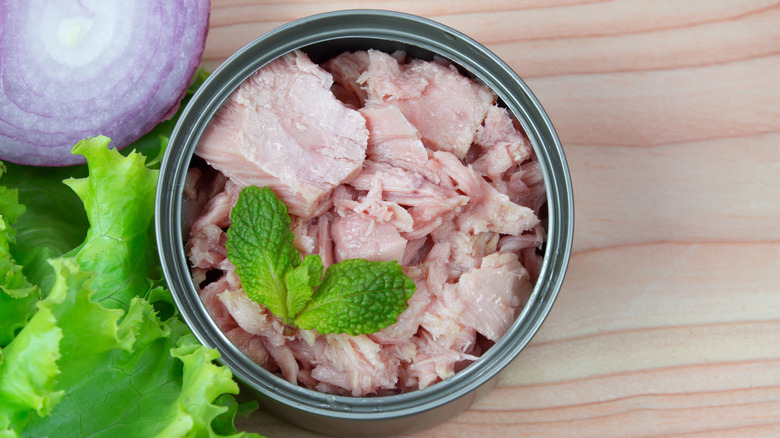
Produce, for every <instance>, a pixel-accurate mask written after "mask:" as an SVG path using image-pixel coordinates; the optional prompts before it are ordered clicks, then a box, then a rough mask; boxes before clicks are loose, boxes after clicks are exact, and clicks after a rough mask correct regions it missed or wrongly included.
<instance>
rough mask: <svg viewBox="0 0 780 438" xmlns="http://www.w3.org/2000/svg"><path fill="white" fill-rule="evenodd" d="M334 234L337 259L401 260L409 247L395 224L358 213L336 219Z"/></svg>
mask: <svg viewBox="0 0 780 438" xmlns="http://www.w3.org/2000/svg"><path fill="white" fill-rule="evenodd" d="M331 233H332V235H333V246H334V250H335V251H334V252H335V258H336V262H339V261H341V260H347V259H366V260H371V261H376V262H389V261H391V260H397V261H400V260H401V258H402V257H403V255H404V249H406V242H407V241H406V239H404V238H403V237H401V234H400V233H399V232H398V229H397V228H395V227H394V226H393V225H391V224H383V223H377V222H374V221H373V220H371V219H367V218H366V217H365V216H362V215H359V214H356V213H352V214H349V215H347V216H344V217H339V218H338V219H336V221H335V222H333V225H332V228H331Z"/></svg>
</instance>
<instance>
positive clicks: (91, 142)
mask: <svg viewBox="0 0 780 438" xmlns="http://www.w3.org/2000/svg"><path fill="white" fill-rule="evenodd" d="M110 141H111V140H110V139H109V138H108V137H104V136H98V137H95V138H89V139H85V140H82V141H81V142H79V143H78V144H77V145H76V146H75V147H74V148H73V153H74V154H79V155H83V156H84V157H85V158H86V159H87V164H88V166H89V177H87V178H79V179H76V178H71V179H67V180H65V184H67V185H68V186H69V187H70V188H71V189H73V191H74V192H76V194H77V195H78V196H79V198H81V200H82V202H83V203H84V208H85V209H86V211H87V217H88V218H89V224H90V227H89V230H88V231H87V238H86V240H85V241H84V244H83V245H81V246H80V247H79V248H78V250H77V251H76V252H75V258H76V260H78V262H79V264H80V265H81V267H82V268H83V269H84V270H86V271H90V272H94V273H96V274H97V276H96V277H95V280H94V281H95V282H96V284H95V289H96V290H97V291H98V292H97V293H96V295H95V297H94V298H95V299H96V300H98V301H105V303H104V304H105V305H106V306H108V307H118V308H125V309H126V308H127V307H128V306H129V305H130V300H131V299H132V298H133V297H135V296H145V295H146V294H147V293H148V291H149V290H150V289H151V283H150V282H149V281H148V276H147V263H146V241H147V233H148V230H149V224H150V223H151V222H152V218H153V217H154V196H155V190H156V188H157V174H158V171H157V170H151V169H149V168H147V167H146V166H145V162H146V158H145V157H144V156H143V155H141V154H140V153H138V152H131V153H130V154H129V155H128V156H126V157H125V156H123V155H122V154H120V153H119V151H117V150H116V149H109V148H108V144H109V142H110Z"/></svg>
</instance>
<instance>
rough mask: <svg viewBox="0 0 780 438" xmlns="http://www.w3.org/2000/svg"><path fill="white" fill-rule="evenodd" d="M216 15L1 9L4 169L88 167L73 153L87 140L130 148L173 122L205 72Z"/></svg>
mask: <svg viewBox="0 0 780 438" xmlns="http://www.w3.org/2000/svg"><path fill="white" fill-rule="evenodd" d="M44 3H46V5H45V8H44V7H43V4H44ZM66 3H70V4H67V5H65V4H66ZM61 5H64V6H61ZM107 5H108V6H107ZM128 5H129V6H128ZM60 7H61V10H54V9H60ZM112 7H114V8H115V9H116V10H115V11H113V12H116V13H115V14H114V16H113V17H110V18H111V19H110V20H107V19H105V20H101V19H100V17H103V16H105V11H106V10H109V12H112V11H111V10H110V8H112ZM126 10H130V12H131V13H124V12H127V11H126ZM42 11H43V12H42ZM210 12H211V3H210V0H164V1H159V0H134V1H132V2H127V1H126V0H114V1H113V2H112V1H106V0H78V1H76V0H72V1H71V2H63V3H62V4H59V3H58V2H46V1H45V0H25V1H21V2H4V1H0V160H2V161H9V162H14V163H18V164H24V165H35V166H68V165H74V164H81V163H84V162H85V159H84V157H82V156H80V155H73V154H71V150H72V149H73V146H75V145H76V143H78V142H79V141H80V140H82V139H84V138H87V137H95V136H98V135H105V136H107V137H110V138H111V140H112V141H111V147H114V148H117V149H121V148H123V147H125V146H127V145H129V144H131V143H132V142H134V141H135V140H137V139H138V138H139V137H141V136H142V135H144V134H145V133H147V132H149V131H150V130H151V129H152V128H154V127H155V126H156V125H157V124H158V123H159V122H161V121H163V120H166V119H168V118H170V117H171V116H172V115H173V114H175V112H176V110H177V109H178V107H179V103H180V101H181V99H182V98H183V97H184V95H185V93H186V90H187V86H188V85H189V83H190V81H191V79H192V77H193V75H194V73H195V71H196V69H197V67H198V65H199V64H200V58H201V55H202V54H203V48H204V46H205V42H206V35H207V33H208V24H209V15H210ZM101 13H103V14H104V15H100V14H101ZM42 14H43V15H42ZM108 22H110V23H113V24H114V25H113V26H112V25H110V24H107V23H108ZM52 29H53V30H52ZM85 29H86V30H85ZM81 31H83V32H84V33H83V34H79V32H81ZM90 31H93V32H92V33H90ZM107 34H112V38H111V39H108V38H106V39H105V40H103V41H102V42H101V41H97V40H95V39H91V40H90V38H93V37H94V38H98V39H99V38H101V36H102V35H107ZM79 35H81V39H79V38H80V37H79ZM73 41H76V43H75V44H74V45H68V44H70V43H72V42H73ZM58 43H62V44H61V45H58ZM81 43H84V45H79V44H81ZM101 44H102V45H101ZM82 47H88V48H90V50H83V52H78V51H79V50H80V49H81V48H82ZM74 53H77V54H81V55H82V56H83V57H82V58H77V57H76V56H75V55H74ZM85 59H86V61H85Z"/></svg>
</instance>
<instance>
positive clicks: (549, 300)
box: [155, 9, 574, 420]
mask: <svg viewBox="0 0 780 438" xmlns="http://www.w3.org/2000/svg"><path fill="white" fill-rule="evenodd" d="M338 39H368V40H372V39H375V40H391V41H394V42H397V43H400V44H403V45H408V46H410V47H418V48H421V49H423V50H426V51H429V52H432V53H435V54H437V55H438V56H441V57H443V58H445V59H448V60H450V61H452V62H454V63H455V64H456V65H458V66H460V67H461V68H463V69H465V70H466V71H468V72H469V73H470V74H471V75H473V76H474V77H475V78H477V79H478V80H480V81H482V82H483V83H485V84H486V85H487V86H489V87H490V88H491V89H493V91H494V92H496V94H497V95H498V96H499V99H500V100H501V101H502V102H503V103H504V105H505V106H506V107H507V108H508V109H509V110H510V111H511V112H512V113H513V114H514V115H515V116H516V117H517V118H518V120H519V121H520V123H521V124H522V126H523V128H524V129H525V130H526V133H527V135H528V137H529V140H530V141H531V143H532V145H533V147H534V150H535V152H536V155H537V157H538V159H539V162H540V164H541V167H542V172H543V175H544V180H545V188H546V190H547V204H548V229H547V242H546V249H545V255H544V261H543V264H542V268H541V271H540V274H539V278H538V280H537V283H536V285H535V287H534V290H533V292H532V295H531V297H530V299H529V301H528V303H527V304H526V306H525V307H524V309H523V311H522V312H521V314H520V315H519V317H518V318H517V320H516V321H515V323H514V324H513V325H512V327H511V328H510V329H509V331H508V332H507V333H506V334H505V335H504V336H503V337H502V339H500V340H499V341H498V342H497V343H496V344H495V345H493V346H492V347H491V348H490V349H489V350H488V351H487V352H486V353H485V354H483V355H482V357H480V358H479V359H478V360H477V361H475V362H474V363H472V364H471V365H469V366H467V367H466V368H465V369H463V370H461V371H459V372H458V373H456V375H455V376H454V377H452V378H451V379H449V380H446V381H443V382H439V383H436V384H434V385H432V386H430V387H428V388H426V389H423V390H417V391H412V392H408V393H404V394H398V395H389V396H379V397H346V396H334V395H328V394H323V393H320V392H317V391H314V390H309V389H306V388H303V387H300V386H297V385H294V384H291V383H289V382H287V381H285V380H283V379H281V378H279V377H278V376H276V375H274V374H272V373H270V372H268V371H266V370H265V369H263V368H262V367H260V366H259V365H258V364H256V363H255V362H253V361H252V360H250V359H249V358H247V357H246V356H245V355H244V354H243V353H241V352H240V351H239V350H238V349H237V348H236V347H235V346H234V345H233V344H232V343H231V342H230V341H229V340H228V339H227V338H226V337H225V335H224V334H223V333H222V332H221V331H220V330H219V328H218V327H217V326H216V324H215V323H214V322H213V320H212V319H211V317H210V316H209V314H208V312H207V311H206V309H205V307H204V306H203V304H202V302H201V301H200V298H199V296H198V294H197V291H196V290H195V287H194V285H193V284H192V280H191V278H190V276H189V265H188V262H187V259H186V255H185V253H184V245H183V239H182V230H181V229H182V227H181V221H182V209H181V207H182V189H183V187H184V179H185V176H186V172H187V169H188V167H189V164H190V160H191V158H192V155H193V153H194V150H195V147H196V145H197V143H198V139H199V138H200V136H201V135H202V133H203V130H204V129H205V127H206V125H207V124H208V122H209V120H210V119H211V117H212V116H213V115H214V114H215V113H216V111H217V110H218V109H219V107H220V106H221V105H222V103H223V102H224V101H225V99H226V98H227V97H228V96H229V95H230V93H232V91H233V90H235V89H236V88H237V87H238V85H239V84H241V83H242V82H243V81H244V80H246V79H247V78H248V77H249V76H250V75H251V74H252V73H254V72H255V71H256V70H257V69H259V68H260V67H262V66H263V65H265V64H267V63H268V62H270V61H272V60H273V59H276V58H277V57H279V56H282V55H284V54H286V53H288V52H291V51H293V50H297V49H303V48H305V47H308V46H312V45H314V44H318V43H322V42H326V41H332V40H338ZM155 227H156V238H157V245H158V251H159V255H160V262H161V265H162V270H163V274H164V277H165V279H166V280H167V282H168V286H169V288H170V290H171V293H172V295H173V298H174V301H175V303H176V305H177V307H178V309H179V312H180V314H181V315H182V317H183V318H184V320H185V322H186V323H187V325H188V326H189V327H190V329H191V330H192V332H193V334H194V335H195V336H196V338H197V339H198V340H199V341H200V342H201V343H202V344H203V345H205V346H207V347H210V348H216V349H217V350H218V351H219V353H220V355H221V358H220V361H221V362H222V363H223V364H225V365H226V366H228V368H230V369H231V371H232V372H233V374H234V376H235V377H236V378H237V379H238V380H240V381H241V382H243V383H244V384H245V385H247V386H249V387H251V388H253V389H254V390H256V391H258V392H259V393H260V394H261V395H262V396H263V397H267V398H269V399H272V400H273V401H275V402H277V403H281V404H282V405H285V406H289V407H291V408H293V409H296V410H300V411H304V412H308V413H311V414H314V415H317V416H322V417H326V418H334V419H342V420H377V419H382V420H387V419H398V418H404V417H410V416H415V415H418V414H421V413H424V412H426V411H429V410H432V409H435V408H438V407H441V406H443V405H446V404H448V403H450V402H452V401H454V400H456V399H458V398H460V397H462V396H464V395H466V394H468V393H470V392H472V391H474V390H475V389H477V388H479V387H480V386H482V385H483V384H484V383H486V382H487V381H489V380H491V379H492V378H493V377H495V376H496V375H497V374H498V373H499V372H500V371H501V370H502V369H504V368H505V367H506V366H507V365H508V364H509V363H510V362H511V361H512V360H513V359H514V358H515V357H516V356H517V355H518V354H519V353H520V351H521V350H522V349H523V348H524V347H525V346H526V345H527V344H528V343H529V342H530V340H531V338H532V337H533V336H534V335H535V334H536V332H537V331H538V329H539V327H540V326H541V324H542V322H543V321H544V319H545V318H546V316H547V314H548V313H549V311H550V309H551V308H552V305H553V303H554V301H555V299H556V297H557V295H558V291H559V290H560V288H561V285H562V283H563V279H564V276H565V272H566V269H567V266H568V262H569V258H570V254H571V249H572V240H573V234H574V202H573V193H572V185H571V177H570V174H569V169H568V165H567V162H566V158H565V156H564V153H563V148H562V146H561V143H560V141H559V139H558V136H557V134H556V132H555V129H554V127H553V124H552V122H551V121H550V119H549V117H548V116H547V114H546V112H545V111H544V109H543V108H542V106H541V104H540V103H539V101H538V100H537V99H536V97H535V96H534V95H533V93H532V92H531V90H530V89H529V87H528V86H527V85H526V84H525V82H523V80H522V79H521V78H520V77H519V76H518V75H517V74H516V73H515V72H514V71H513V70H512V69H511V68H510V67H509V66H508V65H507V64H506V63H504V62H503V61H502V60H501V59H499V58H498V57H497V56H496V55H495V54H493V53H492V52H491V51H490V50H488V49H487V48H486V47H484V46H482V45H481V44H479V43H478V42H476V41H475V40H473V39H471V38H470V37H468V36H466V35H464V34H462V33H461V32H459V31H457V30H454V29H452V28H450V27H448V26H445V25H443V24H441V23H438V22H435V21H432V20H429V19H426V18H422V17H419V16H416V15H410V14H405V13H400V12H394V11H384V10H368V9H365V10H348V11H337V12H329V13H323V14H318V15H312V16H310V17H306V18H302V19H299V20H295V21H293V22H290V23H288V24H286V25H283V26H280V27H278V28H276V29H274V30H272V31H270V32H268V33H266V34H264V35H261V36H260V37H258V38H257V39H255V40H253V41H252V42H250V43H249V44H247V45H245V46H244V47H243V48H241V49H240V50H238V51H237V52H236V53H234V54H233V55H232V56H230V57H229V58H228V59H227V60H226V61H225V62H223V63H222V64H221V65H220V66H219V67H218V68H217V69H215V70H214V72H213V73H211V75H210V76H209V77H208V78H207V79H206V81H205V82H204V83H203V84H202V85H201V87H200V88H199V89H198V91H197V92H196V93H195V95H194V96H193V97H192V99H191V100H190V102H189V103H188V105H187V106H186V107H185V108H184V109H183V111H182V114H181V116H180V118H179V120H178V122H177V124H176V126H175V128H174V130H173V133H172V135H171V137H170V139H169V142H168V146H167V150H166V152H165V155H164V158H163V160H162V164H161V168H160V174H159V180H158V187H157V194H156V211H155Z"/></svg>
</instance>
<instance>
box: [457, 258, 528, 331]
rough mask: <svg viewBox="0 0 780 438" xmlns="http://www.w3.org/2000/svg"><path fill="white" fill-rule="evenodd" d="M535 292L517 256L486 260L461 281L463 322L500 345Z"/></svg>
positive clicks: (461, 315) (459, 295)
mask: <svg viewBox="0 0 780 438" xmlns="http://www.w3.org/2000/svg"><path fill="white" fill-rule="evenodd" d="M532 288H533V286H532V285H531V283H530V282H529V276H528V272H527V271H526V270H525V268H524V267H523V265H521V264H520V262H519V261H518V259H517V255H516V254H513V253H508V252H498V253H493V254H490V255H488V256H486V257H484V258H483V259H482V266H480V267H479V268H477V269H473V270H471V271H468V272H466V273H465V274H463V275H462V276H461V277H460V280H459V281H458V293H457V295H458V298H459V299H460V300H462V302H463V303H464V306H463V312H462V313H461V314H460V318H459V320H460V322H461V323H462V324H463V325H465V326H468V327H471V328H473V329H474V330H476V331H477V332H479V333H481V334H482V335H483V336H485V337H486V338H488V339H490V340H491V341H493V342H496V341H498V340H499V339H500V338H501V336H503V335H504V333H506V331H507V330H509V327H510V326H511V325H512V323H513V322H514V321H515V318H516V317H517V312H518V310H519V309H520V308H522V306H523V305H524V304H525V301H526V300H527V299H528V297H529V296H530V293H531V289H532Z"/></svg>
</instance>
